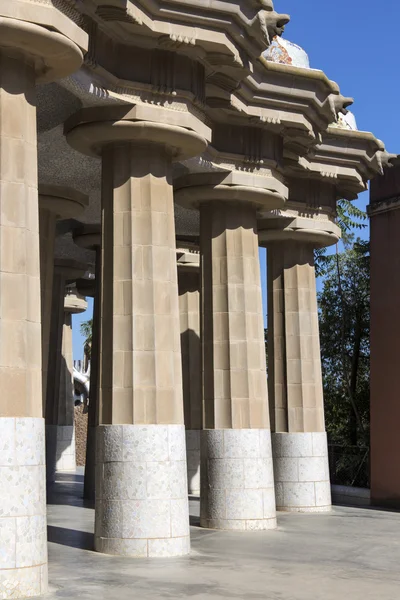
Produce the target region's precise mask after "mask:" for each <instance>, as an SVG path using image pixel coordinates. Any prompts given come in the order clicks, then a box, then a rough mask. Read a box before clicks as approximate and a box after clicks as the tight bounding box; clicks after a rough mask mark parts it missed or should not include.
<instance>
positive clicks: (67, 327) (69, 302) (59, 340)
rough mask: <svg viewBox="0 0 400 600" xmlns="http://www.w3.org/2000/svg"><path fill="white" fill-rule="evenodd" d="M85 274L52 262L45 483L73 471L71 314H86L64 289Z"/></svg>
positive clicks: (80, 266)
mask: <svg viewBox="0 0 400 600" xmlns="http://www.w3.org/2000/svg"><path fill="white" fill-rule="evenodd" d="M85 271H86V265H83V264H81V263H78V262H76V261H74V260H68V259H57V260H56V261H55V265H54V279H53V302H52V312H51V327H50V347H51V352H50V354H49V364H48V377H47V394H46V472H47V482H48V483H52V482H53V481H54V480H55V473H56V471H57V470H61V471H65V470H73V469H75V467H76V464H75V435H74V402H73V399H74V395H73V375H72V370H73V361H72V327H71V314H72V313H74V312H83V311H84V310H86V301H85V299H84V298H79V297H77V296H75V295H71V296H70V297H68V295H67V296H66V295H65V292H66V290H65V286H66V283H67V282H72V281H74V280H76V279H77V278H79V277H82V275H83V274H84V273H85Z"/></svg>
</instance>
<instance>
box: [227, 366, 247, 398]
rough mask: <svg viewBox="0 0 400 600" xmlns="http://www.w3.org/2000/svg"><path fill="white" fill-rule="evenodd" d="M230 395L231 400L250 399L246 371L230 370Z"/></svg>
mask: <svg viewBox="0 0 400 600" xmlns="http://www.w3.org/2000/svg"><path fill="white" fill-rule="evenodd" d="M230 374H231V394H232V397H233V398H250V397H251V396H250V384H249V378H250V373H249V370H248V369H245V370H241V371H235V370H233V369H231V372H230Z"/></svg>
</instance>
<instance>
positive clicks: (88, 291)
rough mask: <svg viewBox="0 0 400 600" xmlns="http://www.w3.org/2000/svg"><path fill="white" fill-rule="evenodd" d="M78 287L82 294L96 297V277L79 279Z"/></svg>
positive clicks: (79, 292)
mask: <svg viewBox="0 0 400 600" xmlns="http://www.w3.org/2000/svg"><path fill="white" fill-rule="evenodd" d="M76 289H77V291H78V294H80V295H81V296H89V297H90V298H94V297H95V296H96V291H97V282H96V279H77V280H76Z"/></svg>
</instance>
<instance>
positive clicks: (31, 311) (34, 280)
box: [26, 275, 41, 323]
mask: <svg viewBox="0 0 400 600" xmlns="http://www.w3.org/2000/svg"><path fill="white" fill-rule="evenodd" d="M26 301H27V318H28V320H29V321H32V322H34V323H40V322H41V305H40V279H39V277H38V276H37V275H36V276H29V275H27V276H26Z"/></svg>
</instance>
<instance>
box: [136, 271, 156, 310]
mask: <svg viewBox="0 0 400 600" xmlns="http://www.w3.org/2000/svg"><path fill="white" fill-rule="evenodd" d="M132 303H133V310H134V312H135V313H136V314H137V315H152V314H154V288H153V285H152V282H151V280H150V279H146V280H144V281H135V285H134V286H133V287H132Z"/></svg>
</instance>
